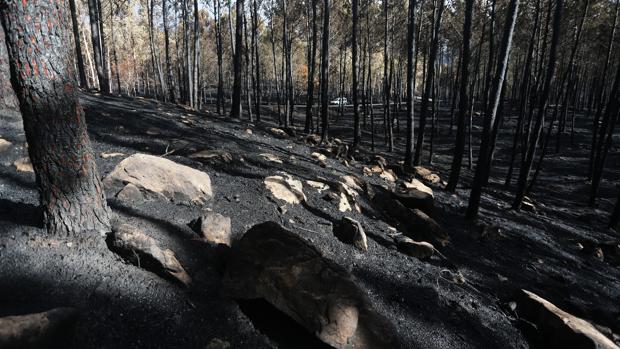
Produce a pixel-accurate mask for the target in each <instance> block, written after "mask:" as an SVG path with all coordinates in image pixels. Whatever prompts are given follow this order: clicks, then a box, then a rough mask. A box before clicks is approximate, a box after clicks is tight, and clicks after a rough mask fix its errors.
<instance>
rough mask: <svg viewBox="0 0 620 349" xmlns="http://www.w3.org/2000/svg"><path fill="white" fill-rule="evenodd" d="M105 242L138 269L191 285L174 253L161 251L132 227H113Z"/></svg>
mask: <svg viewBox="0 0 620 349" xmlns="http://www.w3.org/2000/svg"><path fill="white" fill-rule="evenodd" d="M106 242H107V244H108V247H109V248H110V250H112V251H113V252H115V253H117V254H119V255H120V256H121V257H123V258H124V259H125V260H127V261H129V262H130V263H132V264H134V265H137V266H138V267H141V268H144V269H147V270H150V271H152V272H154V273H155V274H158V275H160V276H162V277H165V278H170V279H173V280H176V281H178V282H180V283H181V284H183V285H185V286H189V284H190V283H191V278H190V277H189V275H188V274H187V272H185V269H183V266H181V263H179V261H178V260H177V258H176V256H175V255H174V252H172V251H171V250H169V249H165V250H162V249H161V248H160V247H159V246H158V245H157V241H155V239H153V238H152V237H150V236H148V235H146V234H145V233H144V232H142V231H141V230H139V229H138V228H136V227H134V226H131V225H129V224H121V225H117V226H115V227H113V228H112V232H111V233H110V234H108V237H107V239H106Z"/></svg>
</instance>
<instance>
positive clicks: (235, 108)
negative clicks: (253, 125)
mask: <svg viewBox="0 0 620 349" xmlns="http://www.w3.org/2000/svg"><path fill="white" fill-rule="evenodd" d="M236 12H237V13H236V29H235V53H234V56H233V74H234V79H233V98H232V108H231V111H230V117H232V118H240V117H241V72H242V70H243V61H242V57H241V54H242V52H241V51H242V50H243V41H242V40H243V0H237V9H236Z"/></svg>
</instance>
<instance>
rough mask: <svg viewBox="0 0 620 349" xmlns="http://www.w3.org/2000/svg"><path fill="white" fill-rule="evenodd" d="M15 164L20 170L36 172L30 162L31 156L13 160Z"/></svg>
mask: <svg viewBox="0 0 620 349" xmlns="http://www.w3.org/2000/svg"><path fill="white" fill-rule="evenodd" d="M13 166H15V168H16V169H17V171H19V172H31V173H34V168H33V167H32V163H31V162H30V158H29V157H23V158H19V159H17V160H15V161H14V162H13Z"/></svg>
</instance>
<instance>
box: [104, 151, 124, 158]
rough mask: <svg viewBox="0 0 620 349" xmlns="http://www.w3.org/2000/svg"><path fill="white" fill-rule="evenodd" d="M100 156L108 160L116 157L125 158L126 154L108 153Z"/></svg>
mask: <svg viewBox="0 0 620 349" xmlns="http://www.w3.org/2000/svg"><path fill="white" fill-rule="evenodd" d="M99 155H100V156H101V157H102V158H104V159H107V158H114V157H117V156H125V154H123V153H106V152H103V153H101V154H99Z"/></svg>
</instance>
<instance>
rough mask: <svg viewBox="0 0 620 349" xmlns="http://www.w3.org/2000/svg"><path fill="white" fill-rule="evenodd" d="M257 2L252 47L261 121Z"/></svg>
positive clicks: (257, 110) (253, 17)
mask: <svg viewBox="0 0 620 349" xmlns="http://www.w3.org/2000/svg"><path fill="white" fill-rule="evenodd" d="M315 1H316V0H315ZM256 2H257V1H256V0H252V13H253V15H252V47H253V49H254V69H255V70H256V80H255V84H254V85H255V86H254V90H255V93H254V95H255V96H254V103H256V120H257V121H260V104H261V94H262V91H261V75H260V55H259V52H258V51H259V50H258V40H259V39H258V4H257V3H256Z"/></svg>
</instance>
